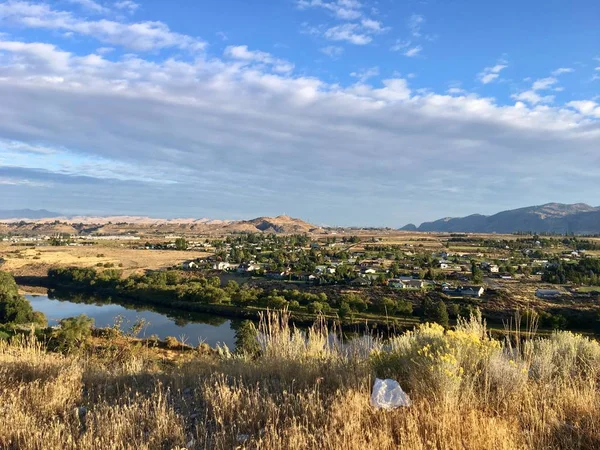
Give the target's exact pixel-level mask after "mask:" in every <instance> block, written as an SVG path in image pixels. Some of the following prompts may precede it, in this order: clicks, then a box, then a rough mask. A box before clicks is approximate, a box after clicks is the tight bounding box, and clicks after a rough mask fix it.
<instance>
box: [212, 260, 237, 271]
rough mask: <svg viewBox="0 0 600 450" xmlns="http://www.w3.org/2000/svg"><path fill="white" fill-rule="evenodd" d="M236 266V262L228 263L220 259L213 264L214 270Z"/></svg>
mask: <svg viewBox="0 0 600 450" xmlns="http://www.w3.org/2000/svg"><path fill="white" fill-rule="evenodd" d="M236 268H237V265H236V264H230V263H228V262H225V261H221V262H218V263H215V264H214V265H213V269H215V270H231V269H236Z"/></svg>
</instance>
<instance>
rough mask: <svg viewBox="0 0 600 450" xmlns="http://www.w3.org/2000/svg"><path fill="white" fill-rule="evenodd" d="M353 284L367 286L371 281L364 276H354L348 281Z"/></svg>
mask: <svg viewBox="0 0 600 450" xmlns="http://www.w3.org/2000/svg"><path fill="white" fill-rule="evenodd" d="M350 284H351V285H353V286H369V285H370V284H371V282H370V281H369V280H368V279H366V278H360V277H359V278H355V279H354V280H352V281H351V282H350Z"/></svg>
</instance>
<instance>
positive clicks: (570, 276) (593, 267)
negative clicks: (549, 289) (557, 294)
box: [542, 258, 600, 286]
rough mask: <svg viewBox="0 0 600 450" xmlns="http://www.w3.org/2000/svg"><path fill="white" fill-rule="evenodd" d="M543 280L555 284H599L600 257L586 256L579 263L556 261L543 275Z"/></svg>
mask: <svg viewBox="0 0 600 450" xmlns="http://www.w3.org/2000/svg"><path fill="white" fill-rule="evenodd" d="M542 281H546V282H548V283H555V284H565V283H568V282H571V283H575V284H584V285H589V286H598V285H599V284H600V259H595V258H584V259H581V260H579V261H578V262H577V263H575V264H574V263H568V262H564V261H556V262H554V263H552V264H551V265H550V266H549V267H548V268H547V269H546V271H545V272H544V274H543V275H542Z"/></svg>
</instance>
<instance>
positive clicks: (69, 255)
mask: <svg viewBox="0 0 600 450" xmlns="http://www.w3.org/2000/svg"><path fill="white" fill-rule="evenodd" d="M207 255H208V253H204V252H198V251H172V250H138V249H133V248H129V247H125V246H123V247H121V246H120V244H118V243H110V242H109V243H106V244H99V245H94V246H80V247H71V246H66V247H49V246H48V247H25V246H11V245H9V244H6V243H2V244H0V257H1V258H4V259H5V263H4V264H3V266H2V270H5V271H8V272H11V273H12V274H14V275H17V276H19V275H45V274H46V272H47V270H48V268H49V267H56V266H78V267H92V266H96V265H97V264H105V263H112V264H114V266H115V267H119V268H121V269H122V270H123V273H124V275H129V274H131V273H134V272H141V271H144V270H146V269H149V270H156V269H162V268H165V267H170V266H173V265H179V264H181V263H182V262H183V261H186V260H189V259H195V258H201V257H205V256H207ZM121 265H122V266H121Z"/></svg>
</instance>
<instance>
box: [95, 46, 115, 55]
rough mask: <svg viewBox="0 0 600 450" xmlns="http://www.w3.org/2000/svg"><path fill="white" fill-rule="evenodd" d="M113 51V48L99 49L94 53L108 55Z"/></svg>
mask: <svg viewBox="0 0 600 450" xmlns="http://www.w3.org/2000/svg"><path fill="white" fill-rule="evenodd" d="M114 51H115V49H114V48H113V47H100V48H99V49H97V50H96V53H98V54H99V55H107V54H108V53H111V52H114Z"/></svg>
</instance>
